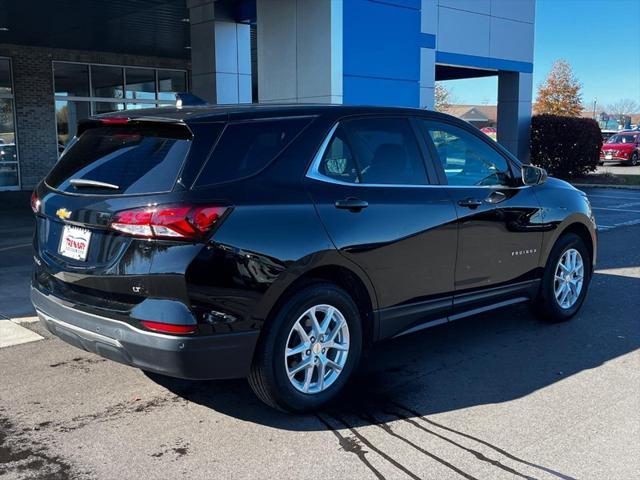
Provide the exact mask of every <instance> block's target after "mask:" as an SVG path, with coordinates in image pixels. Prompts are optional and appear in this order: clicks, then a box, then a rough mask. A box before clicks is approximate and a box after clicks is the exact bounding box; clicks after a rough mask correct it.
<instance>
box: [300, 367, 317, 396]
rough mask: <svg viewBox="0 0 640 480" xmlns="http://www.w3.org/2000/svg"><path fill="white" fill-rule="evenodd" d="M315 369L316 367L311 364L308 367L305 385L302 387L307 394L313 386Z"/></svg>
mask: <svg viewBox="0 0 640 480" xmlns="http://www.w3.org/2000/svg"><path fill="white" fill-rule="evenodd" d="M314 369H315V365H314V364H313V363H310V365H309V366H308V367H307V370H306V371H305V372H304V385H303V386H302V390H304V391H305V392H308V391H309V387H310V386H311V379H312V378H313V370H314Z"/></svg>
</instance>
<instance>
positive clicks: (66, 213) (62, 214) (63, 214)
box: [56, 208, 71, 220]
mask: <svg viewBox="0 0 640 480" xmlns="http://www.w3.org/2000/svg"><path fill="white" fill-rule="evenodd" d="M56 216H57V217H58V218H61V219H62V220H67V219H68V218H69V217H71V211H70V210H67V209H66V208H59V209H58V210H56Z"/></svg>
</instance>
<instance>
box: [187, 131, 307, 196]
mask: <svg viewBox="0 0 640 480" xmlns="http://www.w3.org/2000/svg"><path fill="white" fill-rule="evenodd" d="M309 121H310V119H309V118H295V119H286V120H258V121H252V122H242V123H230V124H228V125H227V127H226V128H225V129H224V132H223V133H222V136H221V137H220V140H219V141H218V144H217V145H216V147H215V149H214V151H213V154H212V155H211V157H210V158H209V160H208V161H207V163H206V164H205V166H204V168H203V169H202V172H201V173H200V176H199V177H198V180H197V181H196V186H202V185H213V184H216V183H222V182H228V181H232V180H238V179H240V178H244V177H248V176H250V175H253V174H255V173H258V172H259V171H260V170H262V169H263V168H264V167H266V166H267V165H268V164H269V163H270V162H271V161H272V160H273V159H275V157H276V156H277V155H278V154H279V153H280V152H282V151H283V150H284V149H285V148H286V147H287V145H289V143H291V141H292V140H293V139H294V138H295V137H296V135H298V133H300V132H301V131H302V129H303V128H304V127H305V126H306V125H307V124H308V123H309Z"/></svg>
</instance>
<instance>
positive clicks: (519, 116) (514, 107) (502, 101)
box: [498, 71, 533, 162]
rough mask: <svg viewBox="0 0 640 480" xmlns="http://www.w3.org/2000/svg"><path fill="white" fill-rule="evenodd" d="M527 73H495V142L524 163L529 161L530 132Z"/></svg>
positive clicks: (530, 91) (529, 90)
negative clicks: (496, 128) (496, 82)
mask: <svg viewBox="0 0 640 480" xmlns="http://www.w3.org/2000/svg"><path fill="white" fill-rule="evenodd" d="M532 89H533V80H532V75H531V74H530V73H518V72H502V71H501V72H499V73H498V142H499V143H500V144H501V145H503V146H504V147H505V148H506V149H507V150H509V151H510V152H511V153H513V154H514V155H515V156H516V157H518V158H519V159H520V160H521V161H523V162H529V157H530V151H529V142H530V131H531V95H532Z"/></svg>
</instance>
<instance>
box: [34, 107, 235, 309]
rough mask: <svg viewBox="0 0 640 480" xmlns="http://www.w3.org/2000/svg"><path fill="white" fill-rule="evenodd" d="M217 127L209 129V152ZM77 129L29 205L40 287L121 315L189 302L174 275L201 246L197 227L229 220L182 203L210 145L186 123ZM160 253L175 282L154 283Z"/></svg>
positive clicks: (167, 278) (116, 122) (96, 124)
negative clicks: (187, 175)
mask: <svg viewBox="0 0 640 480" xmlns="http://www.w3.org/2000/svg"><path fill="white" fill-rule="evenodd" d="M221 128H222V124H211V125H210V133H211V134H212V135H211V136H208V137H207V140H206V142H207V143H208V144H209V145H210V144H211V142H213V141H214V140H215V137H216V134H217V133H219V131H220V130H221ZM79 130H80V132H81V134H80V135H79V136H78V137H77V138H76V139H75V140H74V141H73V143H72V144H71V145H70V147H69V148H68V149H67V151H66V152H65V153H64V155H63V156H62V157H61V158H60V160H59V162H58V163H57V164H56V166H55V167H54V168H53V169H52V171H51V172H50V174H49V175H48V176H47V177H46V179H45V180H44V182H43V183H42V184H41V185H40V186H39V187H38V188H37V189H36V192H35V193H34V195H35V197H34V199H33V200H32V207H34V210H37V211H36V236H35V248H36V253H37V255H36V264H37V267H36V274H35V279H34V280H35V282H36V284H37V286H39V287H40V288H42V289H45V290H48V291H51V292H52V293H54V294H56V295H57V296H59V297H62V298H64V299H66V300H69V301H70V302H73V303H75V304H82V305H88V306H91V307H92V308H93V307H95V308H99V309H108V310H110V311H114V312H116V313H118V312H119V313H120V314H122V315H123V316H125V317H127V316H128V314H129V312H130V310H131V309H132V308H133V307H135V305H136V304H137V303H139V302H141V301H142V300H143V299H144V298H146V297H149V296H152V297H153V296H164V297H165V298H166V296H167V295H169V296H172V297H175V298H176V299H178V300H180V301H183V302H185V303H186V302H188V299H187V295H186V287H185V285H184V279H183V278H180V275H176V274H181V273H183V272H184V270H185V269H186V268H187V267H188V265H189V263H190V259H192V258H193V257H195V255H197V253H198V252H199V251H200V250H201V248H202V242H201V240H202V239H203V238H202V237H203V235H202V232H201V231H200V230H199V229H198V228H197V225H200V224H202V222H204V221H211V220H213V221H215V220H216V219H217V216H219V215H221V214H222V213H223V212H224V208H222V209H220V210H214V211H211V208H209V209H207V208H205V207H209V206H198V205H187V204H185V203H184V196H185V192H186V189H185V188H184V187H183V186H182V184H181V175H182V173H183V171H184V170H185V168H187V164H188V162H189V161H190V159H189V157H190V151H191V150H194V149H195V150H201V149H203V148H204V147H202V146H199V147H198V146H197V145H195V142H194V137H193V135H192V132H191V130H190V129H189V128H188V127H187V126H186V125H185V124H182V123H168V122H161V121H149V120H134V121H131V120H128V119H123V118H107V119H104V120H102V121H90V122H87V123H85V124H83V125H81V127H80V129H79ZM211 137H213V139H212V138H211ZM199 158H202V157H201V156H199ZM216 215H217V216H216ZM198 222H200V223H198ZM152 223H155V226H151V225H152ZM196 224H197V225H196ZM194 225H196V226H194ZM210 226H211V225H209V227H210ZM150 239H153V241H149V240H150ZM159 254H161V255H165V256H168V257H174V261H173V263H172V262H171V259H170V258H169V259H168V261H167V259H165V263H169V264H171V265H172V266H173V270H174V271H173V272H172V273H173V274H167V275H159V276H156V275H150V273H152V266H153V263H154V259H155V258H156V257H157V256H158V255H159ZM176 262H177V263H176Z"/></svg>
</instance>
